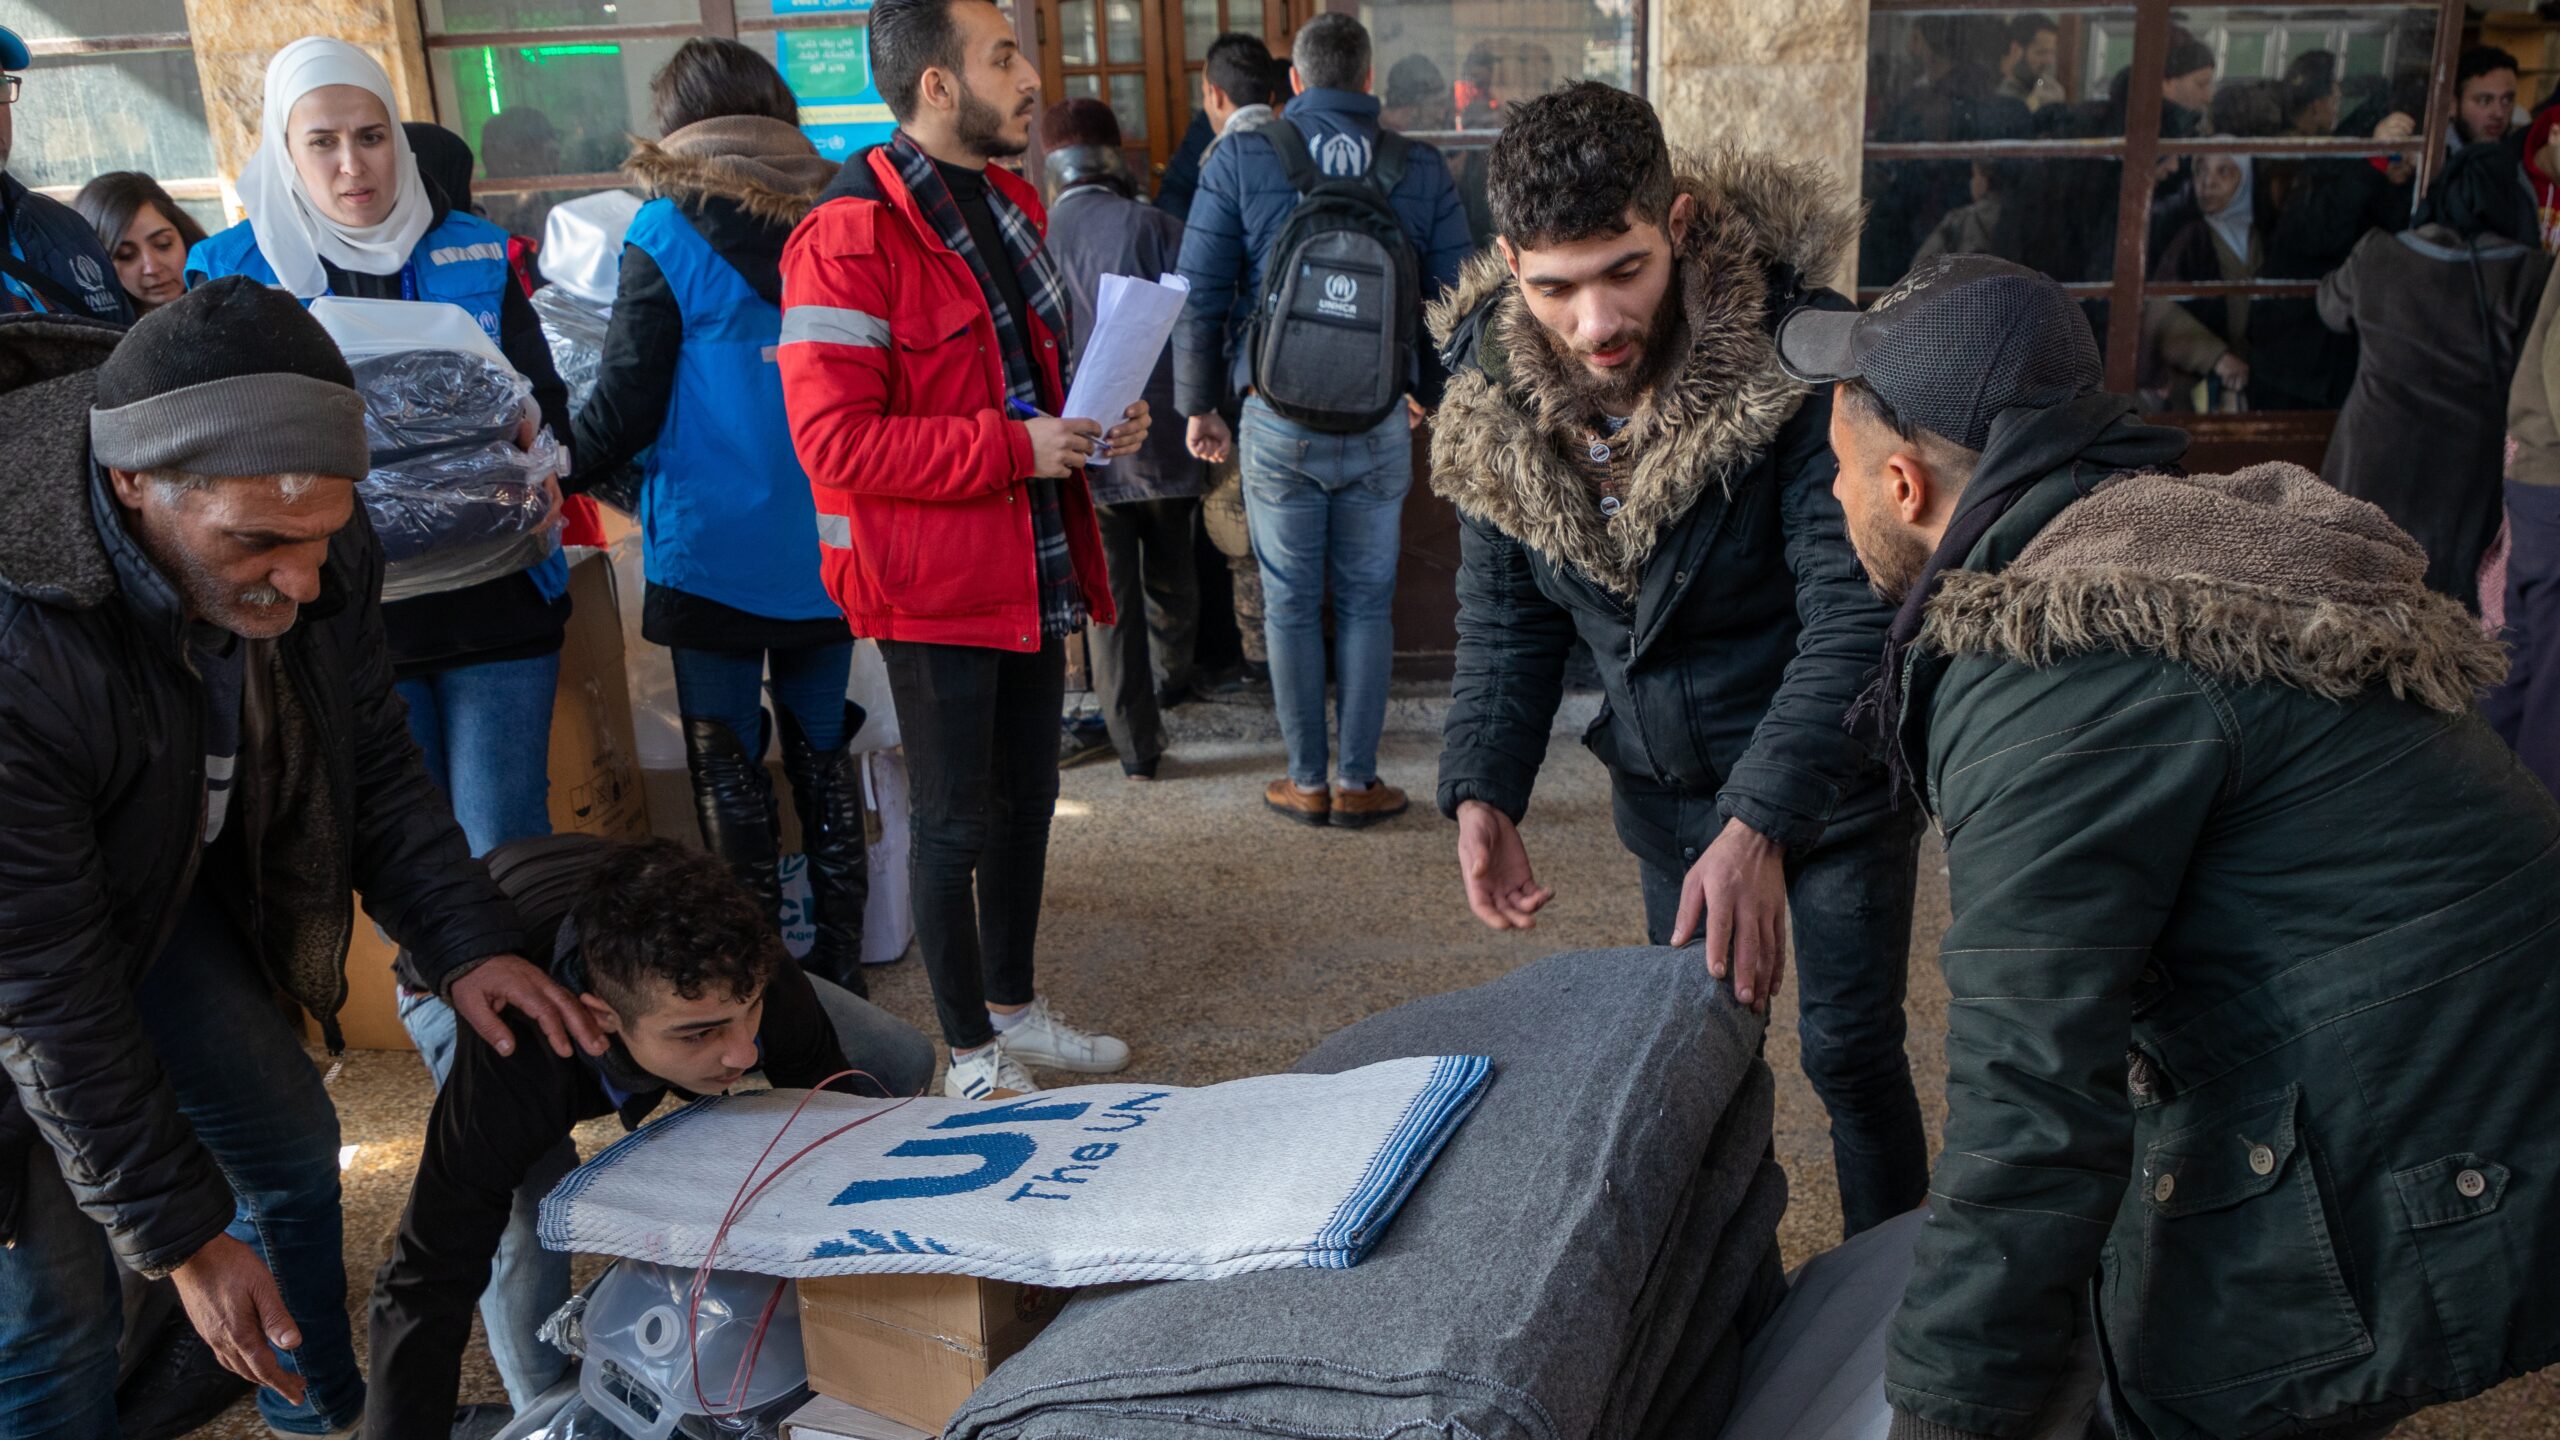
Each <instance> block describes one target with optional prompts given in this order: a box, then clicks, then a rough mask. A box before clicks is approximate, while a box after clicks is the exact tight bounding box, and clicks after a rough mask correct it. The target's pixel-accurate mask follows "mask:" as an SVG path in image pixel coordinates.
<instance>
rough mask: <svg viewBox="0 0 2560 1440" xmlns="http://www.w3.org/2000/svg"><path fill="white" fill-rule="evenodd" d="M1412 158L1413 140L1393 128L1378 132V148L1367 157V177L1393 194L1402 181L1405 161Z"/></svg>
mask: <svg viewBox="0 0 2560 1440" xmlns="http://www.w3.org/2000/svg"><path fill="white" fill-rule="evenodd" d="M1412 158H1413V142H1412V141H1410V140H1407V139H1406V138H1404V137H1403V136H1402V135H1399V134H1397V133H1396V132H1394V131H1393V130H1380V131H1379V132H1378V148H1377V150H1376V151H1375V152H1374V153H1372V154H1371V156H1370V158H1369V178H1370V179H1371V180H1374V181H1376V182H1377V185H1378V188H1379V189H1381V190H1383V191H1385V192H1386V193H1388V194H1390V195H1393V194H1394V193H1396V187H1397V186H1398V185H1401V184H1403V183H1404V172H1405V166H1406V164H1407V162H1409V161H1410V160H1411V159H1412Z"/></svg>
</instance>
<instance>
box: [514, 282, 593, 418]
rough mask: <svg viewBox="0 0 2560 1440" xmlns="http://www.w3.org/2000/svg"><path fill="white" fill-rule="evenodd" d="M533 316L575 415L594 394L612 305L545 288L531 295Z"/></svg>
mask: <svg viewBox="0 0 2560 1440" xmlns="http://www.w3.org/2000/svg"><path fill="white" fill-rule="evenodd" d="M533 313H535V314H536V315H539V316H541V317H542V338H543V339H544V340H547V341H549V342H550V344H551V368H553V369H555V370H557V371H559V372H560V379H561V382H562V383H563V384H565V385H567V386H568V387H569V410H570V413H572V414H575V413H576V412H577V411H579V410H580V409H582V408H584V407H585V405H586V403H587V397H588V396H590V395H593V394H594V393H596V374H597V372H599V371H601V370H603V369H604V337H605V332H606V331H607V330H609V329H611V328H612V325H613V306H612V304H611V303H610V302H608V303H605V304H601V305H600V304H597V303H596V302H595V301H593V300H588V299H584V298H582V297H580V296H579V295H578V294H577V293H576V292H574V291H572V290H570V289H569V288H568V287H567V286H565V285H545V286H543V287H542V288H541V289H539V290H536V291H534V292H533Z"/></svg>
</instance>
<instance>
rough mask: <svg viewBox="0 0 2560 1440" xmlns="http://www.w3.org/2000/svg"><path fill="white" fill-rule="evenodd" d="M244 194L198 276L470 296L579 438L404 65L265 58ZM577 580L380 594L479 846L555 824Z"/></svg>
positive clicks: (555, 377) (299, 290)
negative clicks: (417, 140)
mask: <svg viewBox="0 0 2560 1440" xmlns="http://www.w3.org/2000/svg"><path fill="white" fill-rule="evenodd" d="M240 202H241V206H242V208H244V209H245V210H247V211H248V218H247V219H245V220H243V221H241V222H240V223H239V224H237V225H234V226H232V227H231V228H230V229H228V230H225V231H223V232H222V233H221V234H219V235H216V236H214V237H213V238H211V239H209V240H206V241H204V242H203V243H202V244H200V245H198V246H196V247H195V252H194V253H193V254H192V255H191V256H189V257H188V260H187V280H188V283H189V284H190V285H193V284H197V283H200V282H202V281H204V280H209V279H215V278H218V277H220V276H224V275H247V276H249V277H250V278H252V279H255V280H260V281H263V282H265V283H267V284H270V285H276V286H280V287H282V288H283V289H286V290H289V291H291V292H292V293H293V294H295V295H297V296H299V297H301V298H302V299H304V300H313V299H317V298H319V297H320V296H323V295H336V296H341V297H345V298H350V299H369V300H429V301H444V302H447V303H450V304H454V305H459V306H461V307H462V308H463V310H465V311H466V312H468V313H469V314H470V315H471V316H472V318H473V319H475V320H477V321H479V322H480V328H481V329H483V330H485V331H487V332H488V334H489V337H490V338H491V339H492V340H495V341H496V342H497V344H498V348H499V349H500V350H502V351H503V352H505V354H506V357H507V360H508V363H510V364H512V365H514V366H515V368H516V369H517V370H518V371H520V372H522V374H523V375H524V376H525V378H526V379H528V380H530V381H532V382H533V398H534V402H535V405H536V406H537V407H538V408H539V409H540V411H541V419H542V421H543V422H544V423H547V424H548V425H549V426H550V427H551V431H552V433H553V434H554V435H558V436H563V437H565V436H567V435H568V433H569V416H568V391H567V389H566V387H564V386H563V385H562V384H561V383H560V376H559V372H558V371H556V370H555V369H553V368H552V363H551V347H550V346H549V345H548V344H547V343H546V342H545V341H544V340H543V338H542V322H541V319H540V317H539V316H537V315H536V314H535V313H534V309H533V305H532V302H531V301H530V300H529V299H528V298H527V297H526V295H525V293H524V292H523V290H521V289H519V288H518V287H517V285H516V282H515V278H514V276H513V274H512V273H511V272H510V270H509V268H508V264H507V236H506V232H505V231H503V230H500V229H499V228H498V227H497V226H495V225H492V224H490V223H489V222H488V221H486V220H484V219H482V218H480V217H479V216H477V215H474V214H472V213H470V212H469V211H467V210H456V209H453V208H452V207H451V206H450V205H449V204H448V203H447V202H446V199H445V197H444V196H443V195H442V194H440V193H438V192H437V191H436V190H435V188H434V187H433V186H432V185H430V184H428V182H427V181H426V180H425V179H424V178H422V177H421V176H420V175H419V173H418V161H417V157H416V156H414V155H413V154H411V153H410V149H409V137H408V135H407V133H406V132H404V131H403V130H402V129H401V127H400V123H399V117H398V110H397V107H396V105H395V104H394V101H393V97H392V93H391V78H390V76H388V75H386V74H384V73H383V69H382V66H381V65H380V64H379V63H378V62H376V61H375V60H374V58H373V57H372V56H371V55H368V54H366V53H365V52H364V51H362V50H360V49H357V48H356V47H355V46H353V45H350V44H347V43H346V42H345V41H343V40H332V39H328V38H326V37H324V36H316V35H315V36H308V37H305V38H303V39H300V40H296V41H294V42H293V43H292V44H290V45H287V46H285V47H284V48H283V49H281V50H279V51H277V52H276V54H275V58H274V59H272V60H270V61H268V62H267V83H266V94H265V100H264V106H263V109H262V114H261V121H260V128H259V132H258V148H257V150H256V152H255V153H253V154H252V155H251V156H250V157H249V163H248V165H247V166H246V167H245V168H244V169H243V171H242V173H241V176H240ZM532 433H533V432H532V430H531V428H530V427H528V428H527V429H526V431H525V432H524V438H525V439H526V440H527V441H530V439H531V438H532ZM567 590H568V566H567V564H566V562H565V561H564V560H563V559H562V558H561V557H560V555H559V554H558V553H557V552H556V551H555V552H554V553H553V554H552V556H551V557H550V558H549V559H548V560H546V561H544V562H542V563H541V564H538V565H536V566H534V567H533V568H532V569H529V570H523V571H519V572H517V573H516V574H513V575H508V576H504V577H502V578H500V579H496V580H491V581H488V582H485V583H483V584H479V585H472V586H467V587H465V588H463V589H460V590H451V591H447V592H445V593H443V594H440V595H426V596H421V597H419V598H417V599H413V600H399V601H394V602H392V603H390V604H386V605H384V606H383V607H382V619H383V627H384V629H385V631H386V632H387V633H388V636H389V639H390V642H391V657H392V663H393V666H394V670H395V673H396V674H397V676H398V678H399V681H400V686H399V688H400V693H401V695H402V696H403V698H405V699H406V700H407V701H408V702H409V726H410V730H411V731H412V733H414V734H415V735H416V736H417V740H418V746H419V748H420V749H421V750H423V751H425V752H426V760H427V768H428V770H429V771H430V772H431V773H433V774H434V776H435V778H436V781H437V783H438V784H439V785H441V786H443V787H444V790H445V793H446V795H447V796H448V797H449V798H450V799H451V801H452V802H453V810H454V818H455V819H457V820H459V821H461V822H462V828H463V833H464V834H465V835H467V836H468V837H469V838H470V841H471V848H472V850H473V851H474V853H485V852H487V851H489V850H491V849H493V848H495V847H497V846H499V845H502V844H504V843H506V842H507V841H510V840H519V839H523V838H525V837H527V836H529V835H546V834H549V833H550V830H551V819H550V811H549V805H548V796H549V791H550V780H549V773H548V770H547V768H546V765H547V755H548V737H549V735H550V733H551V697H552V692H553V690H554V688H556V685H557V683H558V677H559V666H560V643H561V637H562V631H563V627H564V626H565V625H566V623H567V620H568V615H569V602H568V598H567ZM449 1023H450V1022H448V1024H449Z"/></svg>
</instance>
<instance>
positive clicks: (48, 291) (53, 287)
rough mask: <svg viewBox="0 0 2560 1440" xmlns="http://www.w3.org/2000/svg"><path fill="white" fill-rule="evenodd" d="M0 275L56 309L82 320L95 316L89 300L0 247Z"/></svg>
mask: <svg viewBox="0 0 2560 1440" xmlns="http://www.w3.org/2000/svg"><path fill="white" fill-rule="evenodd" d="M0 275H7V276H8V277H9V278H10V279H12V280H15V281H17V282H18V283H19V284H21V285H24V286H26V287H27V288H28V289H30V290H33V291H34V292H36V294H37V295H38V296H40V297H42V298H43V300H44V303H46V304H47V305H50V306H52V307H53V308H54V309H56V310H59V311H62V312H63V313H65V314H70V315H77V316H79V317H80V318H82V319H84V320H86V319H94V318H95V313H94V312H93V311H91V310H90V309H89V302H88V300H87V299H86V298H85V297H82V296H79V295H74V294H72V293H71V290H70V287H68V286H66V285H64V284H63V283H62V282H61V281H59V280H56V279H54V278H53V277H52V276H50V275H47V274H46V273H44V272H43V271H41V270H38V269H37V268H36V267H34V266H33V265H30V264H28V263H26V262H25V261H23V260H21V259H19V258H18V257H17V256H15V255H12V254H10V253H9V252H8V251H7V250H6V249H0Z"/></svg>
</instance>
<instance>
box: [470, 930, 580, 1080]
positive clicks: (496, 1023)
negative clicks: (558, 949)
mask: <svg viewBox="0 0 2560 1440" xmlns="http://www.w3.org/2000/svg"><path fill="white" fill-rule="evenodd" d="M445 999H446V1001H447V1002H448V1003H450V1004H451V1005H452V1006H453V1013H455V1014H457V1015H459V1016H461V1017H462V1019H463V1022H464V1023H465V1024H467V1025H469V1026H470V1027H471V1028H472V1029H474V1030H476V1031H478V1032H480V1038H481V1039H483V1040H486V1041H488V1042H489V1047H490V1048H491V1049H493V1050H495V1051H497V1052H498V1053H499V1054H501V1055H513V1054H514V1053H516V1036H515V1032H514V1031H513V1030H510V1029H508V1028H507V1022H506V1021H505V1019H503V1018H502V1017H500V1015H499V1014H498V1012H499V1011H501V1010H513V1011H515V1012H516V1013H517V1014H519V1015H522V1016H524V1017H526V1018H527V1019H530V1020H531V1021H533V1023H535V1024H536V1025H539V1026H541V1027H542V1034H543V1037H544V1038H545V1039H547V1040H549V1041H550V1042H551V1048H552V1049H553V1050H555V1051H557V1052H559V1054H560V1056H561V1058H562V1059H567V1058H568V1056H569V1055H570V1053H571V1052H570V1049H569V1042H570V1040H571V1039H572V1038H574V1039H576V1041H577V1042H578V1045H579V1046H580V1047H581V1048H582V1049H584V1050H585V1051H586V1052H587V1053H588V1054H590V1055H601V1054H603V1053H604V1031H603V1030H601V1029H599V1028H597V1026H596V1022H595V1017H594V1016H592V1015H589V1014H588V1013H587V1007H585V1006H584V1005H581V1004H579V1003H578V997H577V996H575V995H572V994H570V993H569V992H568V991H567V990H566V989H563V988H562V987H561V985H560V982H558V981H556V980H554V979H552V978H551V977H550V976H548V975H545V974H543V973H542V972H541V971H540V970H538V969H535V968H534V965H533V962H531V961H529V960H527V959H525V958H524V957H523V956H520V955H496V956H492V957H490V958H489V959H486V960H483V961H481V962H480V963H479V964H477V965H474V966H472V967H471V969H470V971H469V972H468V973H466V974H465V975H464V976H463V977H462V978H461V979H459V980H456V981H454V982H453V985H452V987H451V989H450V991H449V992H448V993H447V994H446V996H445Z"/></svg>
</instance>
